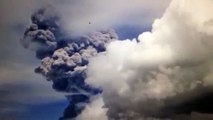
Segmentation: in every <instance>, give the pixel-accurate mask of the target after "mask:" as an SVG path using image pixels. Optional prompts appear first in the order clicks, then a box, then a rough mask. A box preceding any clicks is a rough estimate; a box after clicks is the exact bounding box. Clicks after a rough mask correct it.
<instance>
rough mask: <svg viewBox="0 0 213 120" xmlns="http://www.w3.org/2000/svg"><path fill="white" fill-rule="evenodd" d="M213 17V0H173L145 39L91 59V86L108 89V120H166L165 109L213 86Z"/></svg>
mask: <svg viewBox="0 0 213 120" xmlns="http://www.w3.org/2000/svg"><path fill="white" fill-rule="evenodd" d="M210 11H213V1H212V0H173V1H172V2H171V4H170V6H169V7H168V8H167V10H166V12H165V13H164V15H163V17H162V18H160V19H157V20H155V22H154V23H153V25H152V31H151V32H144V33H142V34H140V35H139V37H138V39H137V40H136V39H135V40H125V41H113V42H111V43H110V44H109V46H108V47H107V51H106V54H102V55H99V56H97V57H95V58H92V59H91V61H90V63H89V68H88V78H87V80H86V82H87V83H88V84H90V85H93V86H95V87H101V88H102V89H103V106H104V107H105V108H104V109H107V110H108V111H107V114H106V116H105V117H108V119H110V120H111V119H112V120H141V119H142V120H143V117H146V116H164V115H165V113H163V112H164V111H163V110H162V108H165V107H166V106H168V105H171V104H173V103H175V102H176V103H177V102H178V101H181V100H183V99H190V97H192V96H194V94H196V93H195V92H193V91H196V90H197V89H200V88H205V87H211V86H212V83H213V62H212V61H213V59H212V58H213V41H212V40H213V14H211V12H210ZM137 41H139V42H137ZM199 92H200V91H199ZM187 93H191V94H190V95H188V96H187V97H188V98H186V97H184V94H187ZM98 104H99V103H98ZM97 109H99V108H97ZM161 110H162V111H161ZM85 112H86V113H87V110H85ZM169 112H170V115H173V114H175V113H173V111H172V110H168V111H166V114H168V113H169ZM86 113H84V112H83V113H82V114H83V115H84V116H85V114H86ZM88 115H89V114H88ZM103 117H104V116H103ZM93 120H99V118H98V119H94V118H93Z"/></svg>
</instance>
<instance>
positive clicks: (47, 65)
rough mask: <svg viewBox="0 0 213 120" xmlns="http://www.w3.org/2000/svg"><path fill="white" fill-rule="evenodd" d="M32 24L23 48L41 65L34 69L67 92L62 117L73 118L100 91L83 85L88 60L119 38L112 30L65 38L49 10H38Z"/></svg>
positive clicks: (57, 87)
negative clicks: (38, 60) (39, 61)
mask: <svg viewBox="0 0 213 120" xmlns="http://www.w3.org/2000/svg"><path fill="white" fill-rule="evenodd" d="M31 20H32V25H30V27H29V28H28V29H27V30H26V31H25V34H24V38H23V39H22V40H21V42H22V44H23V46H24V47H25V48H29V49H32V50H34V51H35V52H36V57H37V58H38V59H41V65H40V66H39V67H37V68H36V69H35V72H36V73H39V74H42V75H43V76H44V77H46V79H47V80H48V81H52V82H53V88H54V89H55V90H57V91H62V92H67V93H70V95H68V96H67V98H68V100H69V101H70V105H69V106H68V107H67V108H66V110H65V111H64V117H63V118H62V119H65V118H75V117H76V116H77V115H78V114H79V113H80V112H81V111H82V110H83V109H84V106H85V104H86V103H89V102H90V97H91V96H93V95H96V94H98V93H101V89H100V88H94V87H91V86H89V85H87V84H85V82H84V80H85V79H86V77H87V65H88V62H89V59H90V58H91V57H94V56H97V55H98V54H100V53H102V52H104V51H105V49H106V48H105V47H106V44H107V43H109V42H110V41H113V40H114V39H118V38H117V35H116V33H115V32H114V31H113V30H106V31H99V32H92V33H90V34H87V35H85V36H80V37H75V38H71V37H67V35H65V34H64V32H63V30H62V29H61V28H60V20H59V18H58V17H57V15H56V14H55V13H53V12H52V11H51V10H50V9H40V10H38V11H37V12H35V13H34V14H33V15H32V17H31Z"/></svg>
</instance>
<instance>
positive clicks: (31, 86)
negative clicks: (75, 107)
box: [0, 0, 213, 120]
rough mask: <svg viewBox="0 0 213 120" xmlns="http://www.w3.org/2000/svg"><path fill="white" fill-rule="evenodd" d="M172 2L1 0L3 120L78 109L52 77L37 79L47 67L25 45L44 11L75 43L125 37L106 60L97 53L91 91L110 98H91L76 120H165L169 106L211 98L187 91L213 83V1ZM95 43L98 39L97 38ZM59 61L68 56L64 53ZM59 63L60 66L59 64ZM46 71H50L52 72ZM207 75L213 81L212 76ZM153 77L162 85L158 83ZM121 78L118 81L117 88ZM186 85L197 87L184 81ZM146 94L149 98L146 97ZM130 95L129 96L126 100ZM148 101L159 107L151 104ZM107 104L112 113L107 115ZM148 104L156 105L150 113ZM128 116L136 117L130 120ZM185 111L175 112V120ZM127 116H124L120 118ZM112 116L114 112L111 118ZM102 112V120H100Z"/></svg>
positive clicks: (43, 117)
mask: <svg viewBox="0 0 213 120" xmlns="http://www.w3.org/2000/svg"><path fill="white" fill-rule="evenodd" d="M170 2H171V0H158V1H150V0H125V1H124V0H108V1H105V0H61V1H60V2H59V1H57V0H19V1H14V0H1V1H0V16H1V20H0V36H1V40H0V55H1V59H0V98H1V99H0V119H3V120H4V119H5V120H38V119H39V120H58V119H59V118H60V117H62V116H63V114H64V110H65V109H66V108H67V106H68V105H69V106H70V103H69V102H70V101H71V100H70V99H67V98H66V97H65V94H67V93H64V91H61V92H58V91H57V89H56V88H54V89H53V88H52V84H53V83H52V81H51V82H49V81H47V80H46V78H48V77H50V76H48V75H44V76H42V75H40V74H36V73H35V72H34V69H35V68H37V67H38V66H39V65H40V64H41V60H39V59H36V56H35V51H34V50H33V49H30V50H27V49H25V48H24V47H23V46H22V45H21V42H20V41H21V39H23V36H24V32H25V31H26V28H28V27H29V26H30V25H31V24H32V23H31V16H32V14H33V13H35V12H36V11H38V10H39V9H40V8H50V11H47V12H48V14H47V16H45V17H48V16H52V15H53V16H54V15H55V14H56V15H57V17H59V18H60V21H59V22H58V24H59V26H60V28H62V29H63V33H64V34H65V35H66V37H68V38H69V37H72V36H75V37H78V36H82V35H87V34H89V33H93V32H94V31H100V30H106V29H113V30H114V31H115V32H116V33H117V36H118V38H116V37H115V38H114V39H116V40H115V42H112V43H110V44H109V46H108V45H107V47H106V55H103V54H101V53H100V54H99V53H97V54H99V57H94V59H91V61H90V63H89V65H88V78H86V82H87V83H88V84H89V85H91V86H95V87H96V86H99V87H100V86H101V88H102V89H103V93H101V95H100V96H96V97H94V98H93V97H91V102H90V103H88V105H86V106H85V109H84V110H83V112H82V113H81V114H80V115H79V116H78V117H76V120H87V119H88V120H107V119H108V117H109V118H110V117H112V118H115V119H116V118H117V119H118V120H119V119H122V117H124V118H125V119H127V120H128V119H130V118H129V114H130V113H132V114H133V116H134V119H135V120H136V118H137V117H138V116H139V118H140V119H142V120H143V119H144V120H146V118H142V117H144V115H148V116H149V114H147V112H150V111H151V112H153V113H155V112H156V113H158V111H159V109H158V107H162V106H161V105H162V104H163V102H165V101H170V102H169V106H166V107H174V106H175V105H177V104H178V103H179V102H180V103H181V102H182V101H184V100H191V98H196V97H197V96H199V94H202V93H204V92H203V91H205V90H203V88H198V91H199V90H200V91H202V92H201V93H199V94H195V92H194V91H187V90H186V92H185V89H182V88H185V87H186V86H187V85H190V87H192V88H193V85H194V86H196V85H197V84H198V85H199V82H200V81H195V79H196V80H197V79H202V80H203V81H201V82H203V83H204V86H205V85H209V84H211V77H212V74H211V72H212V70H211V69H212V68H210V67H206V66H211V65H212V64H211V57H207V56H208V55H209V51H211V45H212V44H211V43H209V41H210V39H211V37H212V32H211V30H212V28H211V27H208V26H211V25H212V22H211V20H212V19H213V18H212V16H210V15H209V14H208V11H210V10H212V9H211V6H210V5H211V3H212V2H211V1H210V0H206V2H202V1H200V0H198V2H195V1H193V0H190V1H189V2H185V1H184V0H180V2H177V0H173V2H172V4H170ZM181 5H182V6H181ZM206 6H207V7H206ZM11 8H12V9H11ZM196 8H198V9H196ZM193 10H194V11H193ZM196 14H197V16H196ZM199 16H200V17H199ZM153 23H154V24H153ZM180 26H183V27H180ZM146 31H150V32H146ZM143 32H145V33H143ZM142 33H143V34H142ZM186 33H189V34H186ZM96 34H98V35H100V36H101V35H102V34H99V33H96ZM98 35H97V36H98ZM104 35H105V34H104ZM107 35H108V34H107ZM89 38H90V37H89ZM100 38H102V37H100ZM100 38H97V39H98V40H99V39H100ZM196 38H200V39H201V40H203V39H204V41H201V40H200V39H196ZM91 39H95V40H96V37H91ZM132 39H135V40H132ZM170 39H172V40H173V41H172V40H170ZM190 40H191V41H190ZM192 40H193V41H192ZM136 41H142V43H143V44H145V47H143V46H142V47H141V44H138V43H137V42H136ZM149 41H151V42H149ZM53 42H55V41H53ZM56 42H57V41H56ZM187 43H188V44H187ZM200 43H204V45H203V44H200ZM206 43H207V44H208V43H209V46H208V45H207V46H205V45H206ZM104 44H105V43H104ZM106 44H108V43H106ZM187 45H188V46H187ZM153 46H154V47H153ZM165 46H166V47H165ZM36 49H37V48H36ZM54 52H58V51H57V50H55V51H54ZM103 52H105V51H103ZM194 53H197V54H194ZM55 54H56V53H55ZM57 55H58V56H59V57H60V55H61V53H60V51H59V52H58V54H56V56H57ZM144 56H145V57H144ZM185 56H187V57H185ZM62 57H63V56H62ZM69 57H70V56H69ZM69 57H68V58H69ZM92 57H93V56H92ZM144 58H146V59H144ZM51 60H54V57H52V58H51ZM203 61H207V62H203ZM189 63H192V64H189ZM198 63H202V64H198ZM59 65H60V64H59ZM40 66H41V67H42V66H43V65H40ZM110 66H113V67H112V68H111V67H110ZM156 66H158V67H156ZM188 66H189V67H188ZM43 67H44V68H43V69H45V66H43ZM78 67H79V66H78ZM155 67H156V68H155ZM100 68H102V69H100ZM115 68H116V69H115ZM141 71H142V72H141ZM202 71H205V73H209V74H205V75H204V72H202ZM56 72H57V71H56ZM113 72H114V73H113ZM41 73H43V72H41ZM143 74H145V75H144V76H143ZM146 74H147V76H146ZM149 75H150V76H149ZM172 75H173V76H178V77H173V76H172ZM187 75H189V76H187ZM153 76H154V77H155V78H153V79H154V81H153V79H150V77H153ZM52 79H53V78H52ZM115 79H116V82H115V83H114V82H112V81H114V80H115ZM141 79H145V81H146V80H147V81H150V82H148V83H147V82H144V81H143V80H141ZM171 79H172V80H173V79H174V80H173V81H174V82H171V81H172V80H171ZM186 79H187V80H188V81H189V82H184V80H185V81H186ZM130 80H132V81H130ZM140 80H141V81H140ZM175 81H177V82H175ZM111 83H114V84H113V85H112V84H111ZM179 83H180V84H179ZM192 83H193V84H192ZM185 85H186V86H185ZM162 86H164V87H162ZM174 86H175V87H176V86H177V89H178V90H180V91H181V90H182V91H183V93H185V94H184V95H185V96H186V97H182V96H181V95H180V96H181V97H179V96H178V95H179V94H178V95H176V92H180V91H178V90H177V91H176V92H174V89H175V90H176V88H175V87H174ZM179 86H180V87H179ZM154 88H155V89H154ZM141 89H142V90H143V91H145V92H140V90H141ZM196 90H197V89H195V91H196ZM196 92H197V91H196ZM127 94H128V95H129V96H126V95H127ZM184 95H183V96H184ZM136 96H137V97H136ZM144 96H146V97H144ZM147 96H148V97H147ZM171 96H174V97H171ZM109 98H113V99H109ZM132 98H134V100H135V101H134V102H135V103H136V104H133V105H132V106H129V105H127V103H128V102H129V103H131V102H133V101H132V100H130V99H132ZM93 99H94V100H93ZM147 99H148V100H149V99H151V100H153V99H154V100H153V101H151V102H150V103H149V102H147V101H148V100H147ZM156 99H157V100H159V101H161V100H162V103H161V102H158V101H157V102H156V101H155V100H156ZM174 99H175V100H176V101H175V100H174ZM164 100H165V101H164ZM117 101H121V102H120V103H118V102H117ZM198 101H199V99H198ZM201 101H202V100H201ZM152 102H153V103H152ZM103 104H104V105H105V106H106V108H107V109H103V108H102V107H103V106H104V105H103ZM138 104H140V105H144V109H139V108H138V107H137V105H138ZM146 104H154V105H155V106H154V107H150V108H148V107H147V106H146ZM183 105H184V104H183ZM189 105H190V104H189ZM142 107H143V106H142ZM166 107H165V108H166ZM124 109H127V110H129V111H130V112H129V113H126V111H123V110H124ZM170 109H171V110H173V108H170ZM170 109H169V110H170ZM177 109H178V108H176V106H175V108H174V111H175V112H174V113H176V110H177ZM184 109H191V108H184ZM192 109H193V104H192ZM119 110H121V111H122V112H123V113H122V112H121V113H119V112H118V111H119ZM67 111H68V110H67ZM90 111H94V112H92V113H91V112H90ZM106 111H108V113H107V115H106ZM177 111H178V110H177ZM134 112H135V113H134ZM137 112H139V113H137ZM71 113H72V112H71ZM71 113H69V114H71ZM94 113H98V114H95V115H94ZM123 114H124V115H123ZM142 114H143V116H141V115H142ZM164 114H169V113H168V112H165V113H164ZM164 114H162V115H164ZM119 115H120V116H119ZM125 115H126V116H125ZM199 115H201V116H202V114H195V115H194V116H199ZM91 116H96V118H92V117H91ZM192 116H193V115H192ZM194 116H193V117H194ZM118 117H121V118H118ZM124 118H123V119H124ZM132 119H133V118H132Z"/></svg>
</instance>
